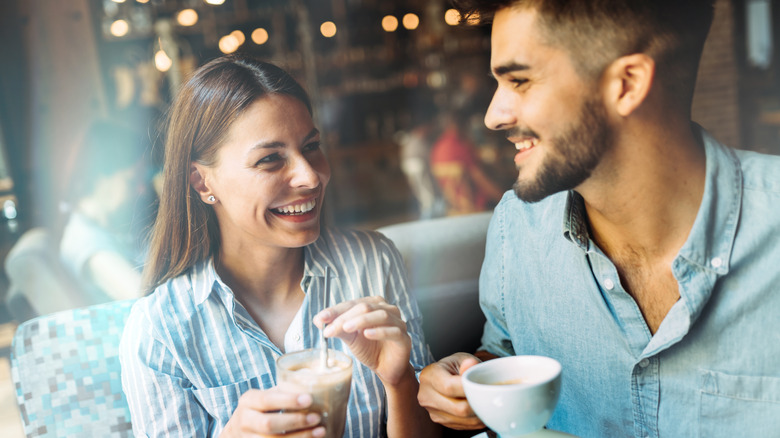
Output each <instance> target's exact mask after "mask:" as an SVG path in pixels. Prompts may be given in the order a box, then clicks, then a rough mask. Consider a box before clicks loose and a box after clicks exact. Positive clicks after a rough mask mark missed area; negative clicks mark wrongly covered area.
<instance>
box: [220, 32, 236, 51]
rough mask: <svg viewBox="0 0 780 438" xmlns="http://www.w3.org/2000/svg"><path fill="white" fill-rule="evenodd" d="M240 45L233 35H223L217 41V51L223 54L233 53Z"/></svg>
mask: <svg viewBox="0 0 780 438" xmlns="http://www.w3.org/2000/svg"><path fill="white" fill-rule="evenodd" d="M240 45H241V44H239V42H238V39H237V38H236V37H235V36H233V35H225V36H223V37H222V38H220V39H219V50H220V51H221V52H222V53H225V54H228V53H233V52H235V51H236V50H238V46H240Z"/></svg>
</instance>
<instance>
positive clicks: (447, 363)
mask: <svg viewBox="0 0 780 438" xmlns="http://www.w3.org/2000/svg"><path fill="white" fill-rule="evenodd" d="M480 362H481V360H479V359H478V358H477V357H476V356H472V355H471V354H468V353H455V354H453V355H452V356H448V357H445V358H444V359H442V360H440V361H438V362H436V363H432V364H430V365H428V366H427V367H425V368H424V369H423V370H422V373H421V374H420V390H419V392H418V393H417V400H418V401H419V402H420V406H422V407H424V408H425V409H427V410H428V414H429V415H430V416H431V419H432V420H433V421H435V422H436V423H439V424H441V425H444V426H446V427H449V428H450V429H458V430H476V429H482V428H484V427H485V425H484V424H482V421H480V420H479V418H477V416H476V415H475V414H474V411H472V410H471V406H469V403H468V401H467V400H466V394H465V393H464V392H463V384H462V383H461V380H460V376H461V375H462V374H463V373H464V372H466V370H467V369H469V368H471V367H473V366H474V365H476V364H478V363H480Z"/></svg>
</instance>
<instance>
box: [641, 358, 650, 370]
mask: <svg viewBox="0 0 780 438" xmlns="http://www.w3.org/2000/svg"><path fill="white" fill-rule="evenodd" d="M648 365H650V361H649V360H647V359H642V360H640V361H639V366H640V367H642V368H647V366H648Z"/></svg>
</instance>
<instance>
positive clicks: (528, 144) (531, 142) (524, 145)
mask: <svg viewBox="0 0 780 438" xmlns="http://www.w3.org/2000/svg"><path fill="white" fill-rule="evenodd" d="M534 146H536V139H535V138H528V139H525V140H523V141H519V142H517V143H515V149H517V150H518V151H524V150H526V149H530V148H532V147H534Z"/></svg>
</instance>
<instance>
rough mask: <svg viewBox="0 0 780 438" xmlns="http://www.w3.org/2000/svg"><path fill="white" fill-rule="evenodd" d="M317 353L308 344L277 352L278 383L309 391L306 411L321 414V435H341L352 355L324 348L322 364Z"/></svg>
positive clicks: (289, 388) (336, 437) (328, 437)
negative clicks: (323, 361) (310, 399)
mask: <svg viewBox="0 0 780 438" xmlns="http://www.w3.org/2000/svg"><path fill="white" fill-rule="evenodd" d="M321 353H322V351H321V350H320V349H318V348H311V349H308V350H302V351H296V352H293V353H287V354H284V355H282V356H280V357H279V358H278V359H277V360H276V366H277V371H278V376H277V377H278V386H279V388H280V389H282V390H284V391H290V392H297V393H308V394H311V397H312V400H313V401H312V404H311V407H310V408H309V411H311V412H316V413H318V414H320V416H321V417H322V423H321V424H322V425H323V426H325V438H341V436H342V435H343V434H344V423H345V422H346V419H347V402H348V401H349V390H350V386H351V383H352V358H350V357H349V356H347V355H346V354H344V353H342V352H340V351H337V350H333V349H328V359H327V361H328V363H327V366H326V365H325V364H324V363H322V361H321V357H322V355H321Z"/></svg>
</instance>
